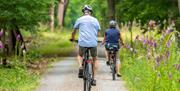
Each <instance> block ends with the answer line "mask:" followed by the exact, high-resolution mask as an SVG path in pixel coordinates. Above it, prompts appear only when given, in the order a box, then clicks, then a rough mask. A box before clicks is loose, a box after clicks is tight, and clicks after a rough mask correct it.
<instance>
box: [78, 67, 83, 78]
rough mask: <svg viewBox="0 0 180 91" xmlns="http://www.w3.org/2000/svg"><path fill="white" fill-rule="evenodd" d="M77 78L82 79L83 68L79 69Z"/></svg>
mask: <svg viewBox="0 0 180 91" xmlns="http://www.w3.org/2000/svg"><path fill="white" fill-rule="evenodd" d="M78 77H79V78H83V68H82V67H80V68H79V74H78Z"/></svg>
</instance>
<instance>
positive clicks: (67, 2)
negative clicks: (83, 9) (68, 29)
mask: <svg viewBox="0 0 180 91" xmlns="http://www.w3.org/2000/svg"><path fill="white" fill-rule="evenodd" d="M68 5H69V0H65V3H64V14H63V25H64V19H65V16H66V11H67V7H68Z"/></svg>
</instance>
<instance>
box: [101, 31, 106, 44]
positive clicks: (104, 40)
mask: <svg viewBox="0 0 180 91" xmlns="http://www.w3.org/2000/svg"><path fill="white" fill-rule="evenodd" d="M105 42H106V34H105V33H104V39H103V41H102V44H104V43H105Z"/></svg>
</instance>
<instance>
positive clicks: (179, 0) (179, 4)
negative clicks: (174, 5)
mask: <svg viewBox="0 0 180 91" xmlns="http://www.w3.org/2000/svg"><path fill="white" fill-rule="evenodd" d="M178 8H179V15H180V0H178Z"/></svg>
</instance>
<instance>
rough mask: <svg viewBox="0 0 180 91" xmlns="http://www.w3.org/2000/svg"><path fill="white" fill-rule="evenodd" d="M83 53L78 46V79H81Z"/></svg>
mask: <svg viewBox="0 0 180 91" xmlns="http://www.w3.org/2000/svg"><path fill="white" fill-rule="evenodd" d="M83 53H84V48H83V47H81V46H79V53H78V57H77V58H78V65H79V73H78V77H79V78H82V77H83V68H82V56H83Z"/></svg>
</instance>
